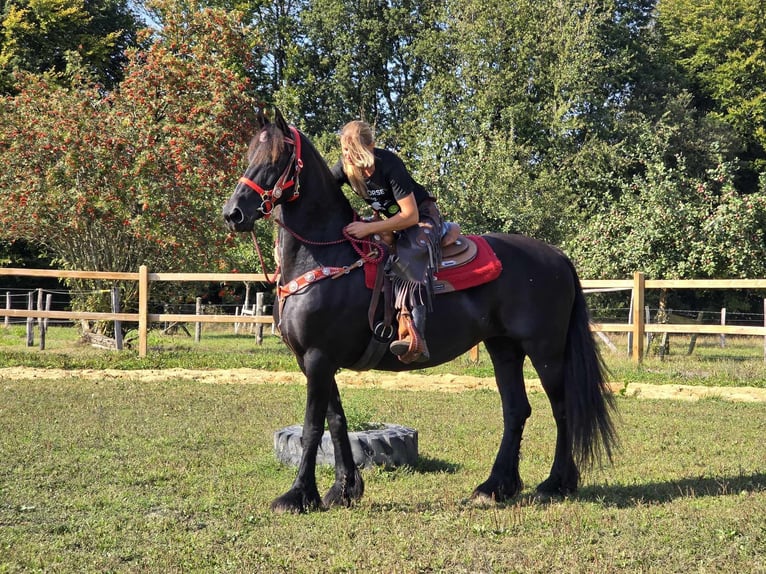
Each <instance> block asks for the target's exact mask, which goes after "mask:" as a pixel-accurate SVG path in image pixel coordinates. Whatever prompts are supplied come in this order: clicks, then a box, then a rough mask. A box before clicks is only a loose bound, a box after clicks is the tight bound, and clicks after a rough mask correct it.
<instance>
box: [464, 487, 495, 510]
mask: <svg viewBox="0 0 766 574" xmlns="http://www.w3.org/2000/svg"><path fill="white" fill-rule="evenodd" d="M468 502H469V504H471V505H472V506H476V507H478V508H489V507H490V506H495V504H496V503H497V501H496V500H495V497H494V496H490V495H489V494H486V493H484V492H479V491H478V490H474V491H473V494H471V498H470V499H469V500H468Z"/></svg>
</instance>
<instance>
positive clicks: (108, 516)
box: [0, 376, 766, 573]
mask: <svg viewBox="0 0 766 574" xmlns="http://www.w3.org/2000/svg"><path fill="white" fill-rule="evenodd" d="M0 393H1V394H0V405H1V406H0V453H2V454H1V455H0V572H36V571H39V572H546V573H547V572H552V571H555V572H565V573H568V572H572V573H574V572H617V571H625V572H764V569H765V568H766V562H764V560H766V465H765V463H764V450H763V438H764V436H766V404H764V403H752V404H744V403H731V402H725V401H721V400H703V401H699V402H693V403H692V402H680V401H678V402H677V401H652V400H645V399H631V398H618V403H619V409H620V412H621V419H622V420H621V423H620V431H621V436H622V450H621V452H620V454H619V455H618V457H617V459H616V461H615V464H614V465H613V466H611V467H605V468H600V469H597V470H595V471H593V472H591V473H590V474H588V475H587V476H586V478H585V480H584V484H583V488H582V489H581V491H580V493H579V494H578V495H577V496H576V497H572V498H570V499H567V500H564V501H560V502H554V503H549V504H543V503H538V502H535V501H534V499H533V498H532V496H531V495H532V491H533V489H534V486H535V485H536V484H537V483H538V482H539V481H541V480H542V479H544V478H545V476H546V475H547V474H546V473H547V470H548V467H549V465H550V462H551V457H552V452H551V450H552V445H553V440H554V429H553V422H552V417H551V416H550V414H549V407H548V404H547V401H546V400H545V398H544V397H543V396H542V395H539V394H535V395H532V396H531V402H532V405H533V409H534V412H533V415H532V417H531V419H530V421H529V424H528V426H527V430H526V435H525V437H526V438H525V441H524V444H523V460H522V466H521V472H522V476H523V478H524V479H525V482H526V484H527V486H526V488H525V490H524V492H523V494H522V496H521V497H520V498H519V499H518V500H517V501H516V502H514V503H513V504H510V505H507V506H504V507H499V508H490V509H479V508H475V507H472V506H471V505H470V504H467V503H466V502H465V499H466V498H467V497H468V495H469V494H470V492H471V490H472V489H473V488H474V487H475V486H476V485H477V484H478V483H479V482H481V481H482V480H483V479H484V478H486V474H487V473H488V471H489V468H490V465H491V463H492V459H493V457H494V454H495V451H496V448H497V446H498V441H499V437H500V432H501V420H500V414H499V401H498V398H497V395H496V394H495V393H494V392H490V391H471V392H465V393H460V394H446V393H438V392H411V391H410V392H407V391H382V390H370V389H347V390H346V392H345V393H344V400H345V404H346V406H347V408H348V409H350V410H355V409H356V410H363V411H364V412H367V413H369V414H370V415H371V416H373V417H375V418H379V419H380V420H389V421H394V422H398V423H400V424H406V425H410V426H414V427H415V428H417V429H418V431H419V437H420V461H419V463H418V465H417V467H416V468H406V469H397V470H383V469H374V470H365V471H363V476H364V479H365V481H366V487H367V489H366V494H365V497H364V498H363V500H362V501H361V502H360V503H359V504H358V505H357V506H356V507H355V508H352V509H335V510H331V511H327V512H317V513H312V514H310V515H303V516H283V515H274V514H272V513H271V512H270V511H269V503H270V501H271V500H272V499H273V498H274V497H276V496H277V495H279V494H281V493H282V492H283V491H284V490H286V489H287V487H288V486H289V485H290V483H291V481H292V479H293V478H294V473H295V470H294V469H292V468H287V467H283V466H280V465H279V464H278V463H277V462H276V461H275V458H274V455H273V452H272V433H273V432H274V430H277V429H279V428H282V427H283V426H286V425H288V424H292V423H294V422H295V421H296V420H300V418H301V415H302V409H303V401H304V389H303V388H302V386H301V385H203V384H199V383H194V382H184V381H177V380H168V381H166V382H162V383H146V382H140V381H138V380H126V381H83V380H81V379H78V378H77V377H75V376H73V377H71V378H66V379H63V380H62V379H59V380H44V379H43V380H37V379H36V380H29V379H27V380H15V381H8V380H3V381H0ZM319 482H320V487H321V488H322V489H325V488H327V487H329V485H330V484H331V482H332V474H331V470H330V469H328V468H324V467H323V468H321V470H320V474H319Z"/></svg>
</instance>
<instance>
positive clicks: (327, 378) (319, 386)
mask: <svg viewBox="0 0 766 574" xmlns="http://www.w3.org/2000/svg"><path fill="white" fill-rule="evenodd" d="M323 363H324V361H321V360H320V361H317V360H315V361H308V360H306V358H305V357H304V362H303V367H304V369H303V370H304V373H305V374H306V414H305V416H304V420H303V435H302V437H301V446H302V447H303V452H302V454H301V462H300V464H299V465H298V475H297V476H296V477H295V481H294V482H293V485H292V486H291V487H290V490H288V491H287V492H286V493H285V494H283V495H282V496H280V497H279V498H277V499H276V500H274V502H272V503H271V509H272V510H273V511H275V512H294V513H301V512H307V511H309V510H314V509H317V508H321V507H322V499H321V498H320V496H319V490H318V488H317V482H316V460H317V450H318V449H319V443H320V442H321V440H322V435H323V434H324V420H325V416H326V414H327V407H328V404H329V401H330V396H331V389H332V387H333V385H334V375H333V372H334V370H332V369H328V368H327V367H326V366H323Z"/></svg>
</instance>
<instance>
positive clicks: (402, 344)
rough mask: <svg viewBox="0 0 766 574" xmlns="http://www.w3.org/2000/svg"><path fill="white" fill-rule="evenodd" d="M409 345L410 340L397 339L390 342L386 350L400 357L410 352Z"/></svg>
mask: <svg viewBox="0 0 766 574" xmlns="http://www.w3.org/2000/svg"><path fill="white" fill-rule="evenodd" d="M410 344H411V342H410V339H397V340H396V341H391V344H390V345H389V346H388V349H389V350H390V351H391V352H392V353H393V354H394V355H396V356H397V357H401V356H402V355H404V354H406V353H408V352H409V351H410Z"/></svg>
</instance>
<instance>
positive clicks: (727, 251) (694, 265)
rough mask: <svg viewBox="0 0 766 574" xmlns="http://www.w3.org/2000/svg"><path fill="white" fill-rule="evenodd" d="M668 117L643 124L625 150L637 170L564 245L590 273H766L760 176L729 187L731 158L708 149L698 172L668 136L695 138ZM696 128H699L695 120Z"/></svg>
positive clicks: (765, 190) (765, 207)
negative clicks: (752, 187)
mask: <svg viewBox="0 0 766 574" xmlns="http://www.w3.org/2000/svg"><path fill="white" fill-rule="evenodd" d="M680 125H682V124H681V123H679V122H678V121H677V120H676V119H675V118H665V121H664V122H657V123H650V122H647V123H645V124H644V125H643V129H642V131H641V137H640V138H639V141H638V142H637V145H636V147H635V148H633V149H632V150H631V153H632V154H634V155H635V157H636V158H637V160H638V163H640V164H641V166H642V169H641V170H636V173H635V175H634V176H633V177H632V178H631V179H629V180H628V179H625V180H623V183H622V186H623V189H622V193H621V194H620V196H619V198H617V199H616V200H615V201H614V202H613V203H610V204H605V205H603V206H602V209H601V210H600V211H597V212H595V213H593V214H592V216H591V218H590V219H589V221H588V222H587V224H585V226H584V227H583V228H582V230H581V231H580V233H579V234H578V235H577V236H575V237H574V238H573V239H572V240H570V241H569V242H567V244H566V246H565V247H566V250H567V251H568V252H569V253H570V255H571V256H572V257H573V259H574V260H575V263H576V265H577V267H578V269H579V270H580V271H581V274H582V275H583V276H586V277H590V278H607V277H608V278H615V277H629V276H631V275H632V274H633V273H634V272H635V271H637V270H641V271H644V272H645V273H646V274H647V276H648V277H650V278H656V279H692V278H711V279H713V278H715V279H719V278H756V277H763V276H764V274H766V180H764V181H762V183H761V186H760V189H759V190H758V191H757V192H754V193H749V194H742V193H740V192H738V191H737V189H736V187H735V183H734V182H735V179H736V175H737V162H736V160H731V161H727V160H725V159H724V158H723V157H722V156H721V154H716V153H715V151H714V150H713V149H711V150H710V151H709V156H710V161H709V164H708V165H709V167H708V169H706V170H705V172H704V173H700V171H699V169H698V168H695V169H689V167H688V165H687V162H686V158H685V157H684V156H683V155H682V154H677V155H676V156H675V157H674V158H673V161H672V162H670V161H668V153H669V151H671V150H672V149H673V148H672V147H671V146H672V145H673V142H674V141H675V140H677V139H679V138H681V139H684V136H685V139H687V140H689V141H694V140H696V139H697V136H696V134H695V133H694V131H693V129H692V127H693V126H686V127H687V131H685V132H681V133H679V131H678V130H679V126H680ZM697 128H699V129H702V127H701V126H697Z"/></svg>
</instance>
